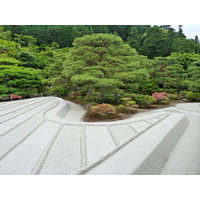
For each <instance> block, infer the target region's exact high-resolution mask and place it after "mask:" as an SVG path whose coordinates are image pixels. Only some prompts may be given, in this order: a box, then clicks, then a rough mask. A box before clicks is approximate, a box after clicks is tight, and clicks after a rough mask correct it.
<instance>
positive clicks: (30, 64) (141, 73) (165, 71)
mask: <svg viewBox="0 0 200 200" xmlns="http://www.w3.org/2000/svg"><path fill="white" fill-rule="evenodd" d="M155 92H167V93H168V94H170V95H171V98H174V99H176V98H179V97H180V96H181V98H182V97H187V98H188V99H189V98H190V99H192V100H198V99H199V98H200V42H199V39H198V36H196V37H195V38H193V39H188V38H186V36H185V34H184V33H183V30H182V26H181V25H179V30H178V31H176V30H175V29H173V28H172V27H171V26H170V25H161V26H157V25H154V26H150V25H4V26H0V98H1V99H6V98H9V96H10V95H11V94H15V95H21V96H23V97H24V98H25V97H30V96H40V95H58V96H71V97H73V96H75V97H76V98H79V99H83V100H85V101H91V102H96V103H112V104H120V103H123V101H126V100H133V101H136V102H137V103H139V104H142V102H150V103H151V102H153V100H152V98H151V95H152V94H153V93H155ZM131 95H132V96H131ZM133 101H132V102H133ZM128 102H129V103H131V101H128ZM126 103H127V102H126Z"/></svg>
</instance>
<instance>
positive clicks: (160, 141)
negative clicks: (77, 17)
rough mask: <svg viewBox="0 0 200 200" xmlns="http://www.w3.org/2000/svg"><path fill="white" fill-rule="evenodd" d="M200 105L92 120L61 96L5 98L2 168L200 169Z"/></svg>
mask: <svg viewBox="0 0 200 200" xmlns="http://www.w3.org/2000/svg"><path fill="white" fill-rule="evenodd" d="M199 105H200V104H198V103H193V104H178V105H177V106H176V107H169V108H165V109H160V110H156V111H151V112H146V113H145V114H143V115H135V116H134V117H132V118H129V119H126V120H121V121H116V122H96V123H89V122H82V118H83V116H84V114H85V110H84V109H83V108H81V107H80V106H79V105H76V104H74V103H71V102H69V101H64V100H63V99H61V98H57V97H39V98H33V99H27V100H18V101H11V102H2V103H0V174H49V175H50V174H54V175H57V174H58V175H67V174H200V167H199V166H200V165H199V162H200V159H199V151H200V148H199V146H200V145H199V141H200V140H199V137H200V136H199V135H200V134H199V132H200V127H199V119H200V106H199ZM183 160H184V161H183Z"/></svg>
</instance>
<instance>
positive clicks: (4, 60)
mask: <svg viewBox="0 0 200 200" xmlns="http://www.w3.org/2000/svg"><path fill="white" fill-rule="evenodd" d="M21 64H22V63H21V62H20V61H19V60H17V59H15V58H12V57H0V65H16V66H17V65H21Z"/></svg>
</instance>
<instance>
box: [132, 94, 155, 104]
mask: <svg viewBox="0 0 200 200" xmlns="http://www.w3.org/2000/svg"><path fill="white" fill-rule="evenodd" d="M133 100H134V101H135V102H136V103H137V104H138V105H139V106H140V107H148V106H149V105H150V104H153V103H155V102H156V101H155V99H154V98H153V97H152V96H149V95H140V94H137V95H134V97H133Z"/></svg>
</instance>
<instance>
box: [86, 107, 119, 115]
mask: <svg viewBox="0 0 200 200" xmlns="http://www.w3.org/2000/svg"><path fill="white" fill-rule="evenodd" d="M90 112H91V113H92V114H97V115H100V116H102V117H103V116H107V115H114V114H115V113H116V109H115V108H114V107H113V106H112V105H110V104H98V105H96V106H93V107H92V108H91V110H90Z"/></svg>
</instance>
